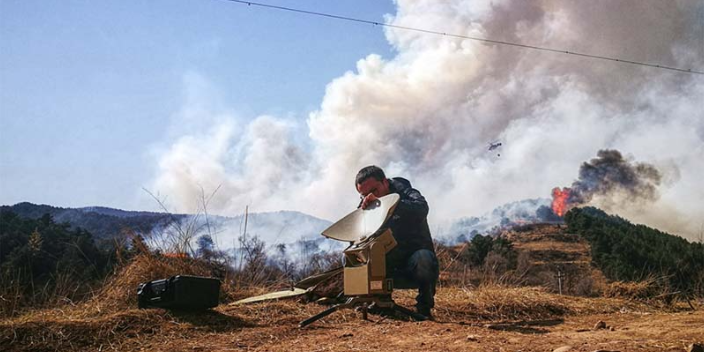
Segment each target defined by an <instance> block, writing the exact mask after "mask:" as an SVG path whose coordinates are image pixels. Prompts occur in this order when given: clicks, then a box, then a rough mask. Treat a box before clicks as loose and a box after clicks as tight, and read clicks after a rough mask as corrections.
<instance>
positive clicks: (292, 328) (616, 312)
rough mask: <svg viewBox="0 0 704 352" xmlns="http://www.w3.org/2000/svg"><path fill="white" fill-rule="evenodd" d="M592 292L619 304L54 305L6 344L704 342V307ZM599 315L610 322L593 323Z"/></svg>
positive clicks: (327, 346) (182, 347)
mask: <svg viewBox="0 0 704 352" xmlns="http://www.w3.org/2000/svg"><path fill="white" fill-rule="evenodd" d="M545 295H547V294H542V295H541V296H540V297H544V296H545ZM402 301H406V303H407V302H408V301H407V299H403V298H402ZM593 302H594V303H593V306H594V309H595V310H597V311H598V310H612V311H611V312H609V313H596V314H579V313H577V314H572V313H567V314H562V315H561V316H554V317H546V318H541V319H527V320H526V319H512V320H502V319H486V318H482V317H481V316H477V315H473V314H471V312H467V313H468V314H458V311H456V309H455V308H456V307H448V308H442V307H439V308H438V309H437V310H436V318H435V321H425V322H413V321H405V320H401V319H396V318H381V317H379V316H377V315H370V316H369V320H366V321H365V320H362V319H361V313H360V312H355V311H353V310H343V311H339V312H336V313H333V314H332V315H330V316H329V317H327V318H325V319H323V320H320V321H318V322H316V323H314V324H312V325H310V326H308V327H306V328H299V327H298V323H299V322H300V321H301V320H303V319H305V318H307V317H308V316H310V315H312V314H315V313H317V312H319V311H322V310H323V309H325V307H324V306H320V305H316V304H307V305H304V304H300V303H296V302H271V303H263V304H256V305H252V306H221V307H218V308H217V309H216V310H213V311H209V312H206V313H174V312H168V311H165V310H161V309H150V310H138V309H131V310H128V311H125V312H121V313H117V314H111V315H105V314H98V315H96V316H93V317H91V316H86V317H78V316H75V315H73V316H72V314H73V313H70V312H64V314H67V315H65V316H57V315H56V314H59V313H57V312H56V311H53V312H51V313H45V315H32V316H28V317H24V318H17V319H14V320H11V321H5V322H2V323H0V346H2V348H0V350H3V351H107V350H116V351H170V352H173V351H282V352H283V351H285V352H291V351H306V352H313V351H388V352H394V351H404V352H406V351H426V350H427V351H525V352H528V351H548V352H549V351H553V350H555V349H557V348H560V347H564V346H570V347H571V348H570V349H569V351H587V352H593V351H623V352H625V351H653V352H654V351H685V348H686V346H688V345H689V344H691V343H702V342H704V328H702V327H704V309H702V308H704V307H701V306H698V307H697V310H696V311H692V310H691V309H690V310H679V311H675V310H671V311H669V312H667V311H663V310H662V309H648V308H647V307H644V306H642V305H635V306H634V305H629V304H621V302H616V301H613V300H610V301H608V302H606V301H603V300H594V301H593ZM605 302H606V303H605ZM528 304H531V303H530V302H528ZM565 304H567V305H572V306H573V308H572V309H571V311H572V312H577V309H576V308H574V307H576V305H583V304H587V305H588V304H590V303H589V301H588V300H587V299H582V300H580V301H576V300H575V301H573V302H572V303H570V302H567V303H565ZM600 305H603V307H602V306H600ZM619 305H622V307H621V308H620V309H617V308H616V307H617V306H619ZM485 308H486V307H484V308H482V309H485ZM476 309H479V308H476ZM511 309H515V308H511ZM557 315H560V314H557ZM599 321H603V322H605V323H606V325H607V327H606V328H604V329H598V330H594V326H595V324H596V323H597V322H599ZM563 351H564V349H563Z"/></svg>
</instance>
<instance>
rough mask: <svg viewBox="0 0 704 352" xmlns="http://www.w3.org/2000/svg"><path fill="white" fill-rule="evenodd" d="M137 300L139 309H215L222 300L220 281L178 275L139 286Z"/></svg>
mask: <svg viewBox="0 0 704 352" xmlns="http://www.w3.org/2000/svg"><path fill="white" fill-rule="evenodd" d="M137 298H138V302H139V303H138V305H139V308H149V307H155V308H171V309H208V308H213V307H216V306H217V305H218V300H219V298H220V280H218V279H214V278H208V277H199V276H186V275H177V276H173V277H171V278H169V279H162V280H155V281H150V282H145V283H141V284H139V287H138V288H137Z"/></svg>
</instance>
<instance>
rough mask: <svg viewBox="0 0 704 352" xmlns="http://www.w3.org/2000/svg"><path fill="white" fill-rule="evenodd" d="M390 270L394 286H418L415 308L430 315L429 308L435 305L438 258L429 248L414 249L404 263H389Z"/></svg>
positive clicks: (400, 287)
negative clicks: (391, 268)
mask: <svg viewBox="0 0 704 352" xmlns="http://www.w3.org/2000/svg"><path fill="white" fill-rule="evenodd" d="M389 264H391V266H392V267H394V269H395V270H393V271H392V273H393V274H392V277H393V279H394V288H399V289H410V288H418V296H416V309H417V310H418V312H419V313H421V314H423V315H428V316H429V315H430V309H431V308H433V307H434V306H435V286H436V285H437V282H438V276H439V273H440V267H439V265H438V258H437V257H436V256H435V253H433V251H431V250H427V249H420V250H417V251H415V252H414V253H413V254H412V255H411V256H410V257H408V259H406V261H405V263H403V262H401V263H389Z"/></svg>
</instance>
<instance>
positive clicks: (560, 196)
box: [552, 187, 571, 217]
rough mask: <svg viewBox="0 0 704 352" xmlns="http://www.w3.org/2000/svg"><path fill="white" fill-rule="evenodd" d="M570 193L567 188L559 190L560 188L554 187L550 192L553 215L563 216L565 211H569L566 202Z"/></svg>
mask: <svg viewBox="0 0 704 352" xmlns="http://www.w3.org/2000/svg"><path fill="white" fill-rule="evenodd" d="M570 191H571V189H569V188H568V187H564V188H562V190H560V187H555V188H553V190H552V211H553V213H555V214H556V215H557V216H560V217H562V216H564V215H565V213H566V212H567V210H569V209H568V208H567V207H568V203H567V201H568V200H569V198H570Z"/></svg>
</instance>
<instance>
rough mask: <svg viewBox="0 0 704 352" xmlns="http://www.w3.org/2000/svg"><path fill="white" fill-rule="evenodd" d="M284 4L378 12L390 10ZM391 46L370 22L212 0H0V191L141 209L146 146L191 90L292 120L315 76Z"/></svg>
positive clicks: (148, 169)
mask: <svg viewBox="0 0 704 352" xmlns="http://www.w3.org/2000/svg"><path fill="white" fill-rule="evenodd" d="M272 3H276V2H272ZM278 3H279V4H289V5H293V4H294V2H291V1H289V2H286V1H279V2H278ZM296 3H297V4H298V5H301V6H305V7H306V8H310V9H316V10H321V11H331V12H339V13H344V14H348V15H350V16H359V17H364V18H369V19H372V20H377V21H380V22H381V21H383V15H384V14H385V13H391V12H392V11H393V9H394V7H393V4H392V3H391V2H390V1H377V0H371V1H359V0H354V1H335V2H332V1H305V2H296ZM391 50H392V48H391V47H390V46H389V45H388V43H387V42H386V40H385V38H384V33H383V31H382V30H381V29H379V28H374V27H373V26H361V25H352V26H351V25H348V24H344V23H339V22H336V21H332V20H326V19H320V18H311V17H305V16H300V15H295V14H291V13H285V12H280V11H270V10H264V9H260V8H249V7H247V6H244V5H238V4H235V3H230V2H227V1H221V0H199V1H192V0H187V1H178V0H177V1H173V0H168V1H148V2H145V1H101V2H95V1H61V2H46V1H5V0H2V1H0V53H1V54H0V203H2V204H14V203H16V202H21V201H30V202H35V203H45V204H53V205H57V206H72V207H78V206H88V205H106V206H112V207H118V208H126V209H143V208H145V207H146V208H153V206H152V204H151V203H153V201H152V200H151V199H150V198H149V196H148V195H147V194H146V193H145V192H144V191H143V190H142V187H146V188H150V187H151V186H152V185H151V178H152V177H153V174H154V173H155V172H156V164H157V159H155V158H158V157H157V156H155V155H154V154H153V153H154V152H155V151H156V150H158V149H159V148H160V147H162V146H163V145H168V144H169V143H170V141H171V139H172V138H173V137H174V135H175V134H178V133H182V132H188V131H192V129H191V128H194V126H187V125H183V121H179V116H178V115H179V114H180V113H181V112H182V110H183V109H184V104H186V103H187V102H186V101H187V100H188V99H197V98H196V97H195V96H193V95H201V96H202V98H203V99H206V100H208V101H207V102H203V104H214V105H213V106H208V107H206V108H207V109H210V110H215V111H220V109H222V111H226V112H227V113H229V114H232V115H233V116H235V118H236V119H237V120H241V121H245V122H246V121H247V120H249V119H251V118H253V117H255V116H258V115H261V114H277V115H281V116H290V117H291V118H294V119H305V118H306V116H307V112H308V111H310V110H313V109H315V108H316V107H317V106H318V105H319V104H320V100H321V99H322V97H323V95H324V93H325V85H326V84H327V83H328V82H330V81H331V80H332V79H334V78H335V77H337V76H340V75H342V74H344V73H345V72H346V71H348V70H350V69H353V68H354V65H355V62H356V61H357V60H358V59H359V58H361V57H364V56H366V55H368V54H369V53H378V54H380V55H383V56H389V55H390V53H391ZM196 90H197V91H196ZM205 123H207V122H204V124H205Z"/></svg>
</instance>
